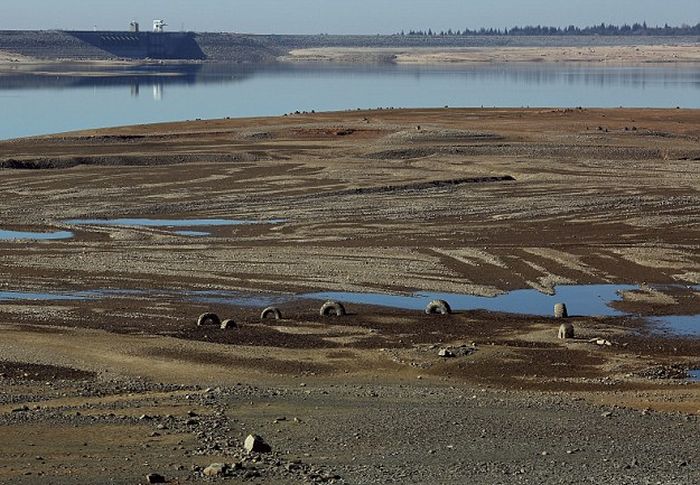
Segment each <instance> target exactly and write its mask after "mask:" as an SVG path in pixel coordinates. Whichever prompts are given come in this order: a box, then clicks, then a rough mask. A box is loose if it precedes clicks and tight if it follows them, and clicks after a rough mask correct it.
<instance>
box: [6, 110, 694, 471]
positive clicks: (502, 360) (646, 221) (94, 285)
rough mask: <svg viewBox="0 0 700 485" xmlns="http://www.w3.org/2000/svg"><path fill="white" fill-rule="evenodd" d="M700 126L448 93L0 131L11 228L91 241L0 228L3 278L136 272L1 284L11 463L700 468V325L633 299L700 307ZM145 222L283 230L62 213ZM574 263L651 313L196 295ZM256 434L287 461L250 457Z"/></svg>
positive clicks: (553, 268) (364, 284)
mask: <svg viewBox="0 0 700 485" xmlns="http://www.w3.org/2000/svg"><path fill="white" fill-rule="evenodd" d="M699 141H700V116H698V112H697V111H694V110H626V109H619V110H617V109H614V110H587V109H586V110H584V109H581V110H579V109H540V110H519V109H508V110H491V109H436V110H406V111H403V110H375V111H357V112H345V113H325V114H296V115H289V116H285V117H280V118H265V119H249V120H211V121H196V122H189V123H170V124H161V125H152V126H134V127H123V128H113V129H108V130H98V131H85V132H79V133H69V134H61V135H55V136H48V137H38V138H31V139H22V140H12V141H5V142H0V153H2V156H1V158H0V166H2V167H3V168H4V169H3V170H2V179H1V181H0V190H2V193H3V194H5V197H3V198H2V200H0V220H1V221H2V223H3V225H2V227H0V229H15V230H33V231H43V230H72V231H74V232H75V235H76V236H75V238H74V239H70V240H65V241H45V242H26V241H24V242H17V241H15V242H13V241H0V271H2V274H3V275H5V278H4V279H3V282H2V284H3V286H2V287H1V288H0V291H11V290H18V291H37V292H40V291H67V290H94V289H110V288H111V289H121V290H127V289H131V290H139V291H138V292H125V293H111V294H109V295H107V296H104V297H97V298H95V299H88V300H84V301H55V302H46V301H40V300H35V301H0V384H1V385H2V389H3V391H2V393H0V431H2V433H3V435H4V436H6V437H8V439H6V440H2V442H1V443H0V457H1V458H0V481H3V483H4V482H7V483H35V482H36V481H37V480H38V479H40V478H39V477H41V479H43V480H46V479H48V480H49V481H51V483H91V482H93V483H94V482H95V481H96V480H108V479H111V481H114V482H116V483H135V482H138V481H142V482H143V481H144V480H145V474H146V473H149V472H158V473H162V474H163V475H165V476H166V477H167V478H168V479H170V480H171V482H172V483H181V482H184V481H192V480H203V479H204V478H203V477H202V474H203V467H205V466H207V465H208V464H210V463H212V462H217V461H223V462H226V463H234V462H235V463H238V465H237V468H236V469H233V470H232V471H231V477H230V478H231V480H232V481H234V482H243V481H250V480H252V481H257V482H259V483H308V482H310V481H311V482H313V481H315V482H329V483H387V482H391V481H399V482H401V483H425V482H426V481H428V480H431V479H432V480H433V481H434V480H435V477H440V478H439V479H438V482H439V483H447V482H450V483H462V482H464V481H465V480H470V481H471V482H473V483H489V484H493V483H514V482H523V483H580V482H581V480H584V479H586V480H588V481H590V482H592V483H669V484H670V483H674V484H685V483H688V484H690V483H697V481H698V479H700V468H699V467H698V464H699V463H700V456H698V452H697V449H696V447H695V445H694V441H693V440H692V439H689V436H693V435H694V434H697V429H698V428H697V427H698V414H700V385H699V384H697V383H695V384H692V383H690V382H688V381H687V380H686V379H685V375H686V374H685V373H686V370H688V369H693V368H697V367H700V340H699V339H697V338H695V339H693V338H676V337H671V336H668V335H658V334H655V333H652V331H651V330H652V329H651V328H649V327H648V326H647V325H646V324H645V323H644V321H643V319H642V318H641V317H639V316H637V315H642V316H643V315H667V314H686V315H694V314H695V315H697V314H698V313H700V298H699V297H700V295H699V293H698V291H697V290H696V289H695V288H694V287H693V286H692V285H697V284H698V275H700V238H699V237H698V236H699V233H698V214H700V198H699V197H698V190H700V170H698V163H700V162H699V160H700V144H699V143H698V142H699ZM129 216H131V217H155V218H177V217H184V218H202V217H225V218H240V219H254V220H269V219H284V220H285V221H284V222H282V223H280V224H257V225H246V226H228V227H216V228H207V229H206V230H208V231H211V235H210V236H208V237H203V238H192V237H186V236H179V235H177V234H174V232H173V230H172V229H168V228H133V227H132V228H130V227H113V226H104V225H100V224H96V225H91V226H76V225H71V224H68V223H66V222H65V221H66V219H70V218H104V217H129ZM562 283H632V284H636V285H638V289H635V290H631V291H627V292H625V293H624V295H623V300H622V301H621V302H619V303H617V304H616V307H617V308H619V309H621V310H623V311H625V312H627V313H629V314H630V316H625V317H607V318H605V317H573V318H571V319H569V320H570V321H571V322H572V323H573V325H574V326H575V328H576V338H575V339H572V340H558V339H557V338H556V333H557V332H556V331H557V328H558V325H559V323H560V321H558V320H555V319H554V318H550V317H532V316H527V315H512V314H498V313H489V312H484V311H469V312H460V313H458V314H454V315H450V316H446V317H439V316H428V315H424V314H422V313H421V312H414V311H401V310H391V309H387V308H381V307H371V306H360V305H348V310H349V314H348V315H347V316H346V317H343V318H334V319H327V318H323V317H321V316H319V315H318V306H319V302H316V301H310V300H293V301H290V302H288V303H284V304H282V305H280V308H281V310H282V313H283V316H284V320H280V321H272V320H271V321H265V322H261V321H260V318H259V312H260V308H257V307H245V306H238V305H237V304H235V303H233V302H228V303H226V302H202V301H196V300H194V299H192V298H190V297H188V295H187V293H186V292H187V291H191V290H216V291H224V290H226V291H236V290H242V291H252V292H260V293H265V294H269V293H270V292H276V293H282V294H284V293H290V292H292V293H293V292H304V291H312V290H313V291H318V290H323V291H326V290H349V291H382V292H389V291H393V292H400V293H407V292H412V291H415V290H433V291H445V292H455V293H462V292H465V293H473V294H482V295H494V294H498V293H500V292H503V291H507V290H511V289H516V288H535V289H537V290H539V291H542V292H551V291H552V289H553V286H554V285H557V284H562ZM204 311H215V312H217V313H218V314H220V315H221V316H222V317H234V318H235V320H236V321H237V323H238V328H236V329H231V330H221V329H219V328H217V327H197V326H196V325H195V321H196V318H197V316H198V315H199V314H200V313H202V312H204ZM598 338H600V339H603V340H607V341H608V342H610V345H597V344H595V343H591V342H590V340H591V339H598ZM441 349H449V350H450V351H451V352H452V353H454V354H455V357H453V358H443V357H440V356H439V355H438V352H439V351H440V350H441ZM207 388H208V389H207ZM368 410H369V412H368ZM282 418H284V419H282ZM294 418H296V419H294ZM661 430H663V432H661ZM250 432H255V433H259V434H262V435H263V436H264V437H265V438H266V439H267V441H268V442H270V444H271V445H272V446H273V453H272V454H262V455H257V454H253V455H248V454H246V453H244V452H243V450H242V442H243V439H244V438H245V436H246V435H247V434H248V433H250ZM431 477H432V478H431ZM562 477H567V478H566V479H562Z"/></svg>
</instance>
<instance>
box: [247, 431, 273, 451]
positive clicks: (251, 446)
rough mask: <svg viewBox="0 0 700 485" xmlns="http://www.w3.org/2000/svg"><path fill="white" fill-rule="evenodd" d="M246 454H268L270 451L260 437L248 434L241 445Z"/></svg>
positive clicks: (268, 446)
mask: <svg viewBox="0 0 700 485" xmlns="http://www.w3.org/2000/svg"><path fill="white" fill-rule="evenodd" d="M243 447H244V448H245V450H246V451H247V452H248V453H269V452H271V451H272V448H271V447H270V445H268V444H267V443H265V440H264V439H262V437H260V436H258V435H256V434H249V435H248V437H247V438H246V439H245V443H244V445H243Z"/></svg>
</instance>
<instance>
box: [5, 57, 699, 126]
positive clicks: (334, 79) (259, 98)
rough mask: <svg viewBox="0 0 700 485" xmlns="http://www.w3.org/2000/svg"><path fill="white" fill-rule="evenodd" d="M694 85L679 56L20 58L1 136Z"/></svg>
mask: <svg viewBox="0 0 700 485" xmlns="http://www.w3.org/2000/svg"><path fill="white" fill-rule="evenodd" d="M57 90H61V95H60V96H56V92H57ZM144 90H146V91H144ZM166 91H167V96H165V93H166ZM143 92H149V93H151V95H150V96H142V95H141V94H142V93H143ZM8 94H11V95H12V96H9V97H8ZM699 94H700V70H698V68H697V67H693V66H683V65H668V66H626V67H621V66H592V65H585V64H488V65H471V66H395V65H378V66H377V65H372V66H367V65H362V66H356V65H324V64H320V65H319V64H314V65H296V64H295V65H288V64H282V65H266V66H260V65H227V64H182V65H144V66H91V67H90V66H65V65H62V66H56V65H51V66H33V67H31V68H29V67H27V66H21V67H20V68H18V69H13V70H11V71H7V72H5V73H4V74H2V75H0V99H2V102H1V107H2V112H3V114H4V115H5V116H3V117H2V119H0V139H2V138H11V137H16V136H25V135H35V134H42V133H52V132H60V131H68V130H73V129H84V128H93V127H105V126H114V125H126V124H135V123H148V122H160V121H173V120H185V119H194V118H223V117H227V116H230V117H241V116H265V115H280V114H283V113H288V112H293V111H297V110H299V111H311V110H316V111H326V110H344V109H355V108H358V107H359V108H375V107H380V106H383V107H387V106H394V107H435V106H444V105H449V106H503V107H508V106H511V107H520V106H560V107H574V106H584V107H585V106H589V107H591V106H595V107H617V106H629V107H676V106H682V107H689V108H700V95H699ZM156 103H157V106H156Z"/></svg>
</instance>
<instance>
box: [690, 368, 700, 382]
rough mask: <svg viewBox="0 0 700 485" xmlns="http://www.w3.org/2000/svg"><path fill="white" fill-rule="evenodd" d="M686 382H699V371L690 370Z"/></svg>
mask: <svg viewBox="0 0 700 485" xmlns="http://www.w3.org/2000/svg"><path fill="white" fill-rule="evenodd" d="M688 380H689V381H691V382H700V369H691V370H689V371H688Z"/></svg>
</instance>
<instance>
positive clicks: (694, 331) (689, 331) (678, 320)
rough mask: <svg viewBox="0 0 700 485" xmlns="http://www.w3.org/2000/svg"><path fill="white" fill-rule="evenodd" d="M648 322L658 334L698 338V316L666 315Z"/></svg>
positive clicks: (699, 322) (699, 333) (699, 318)
mask: <svg viewBox="0 0 700 485" xmlns="http://www.w3.org/2000/svg"><path fill="white" fill-rule="evenodd" d="M649 320H650V322H651V323H652V325H654V326H655V328H656V329H657V330H659V331H660V332H670V333H672V334H674V335H686V336H693V337H700V315H666V316H663V317H653V318H650V319H649Z"/></svg>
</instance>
